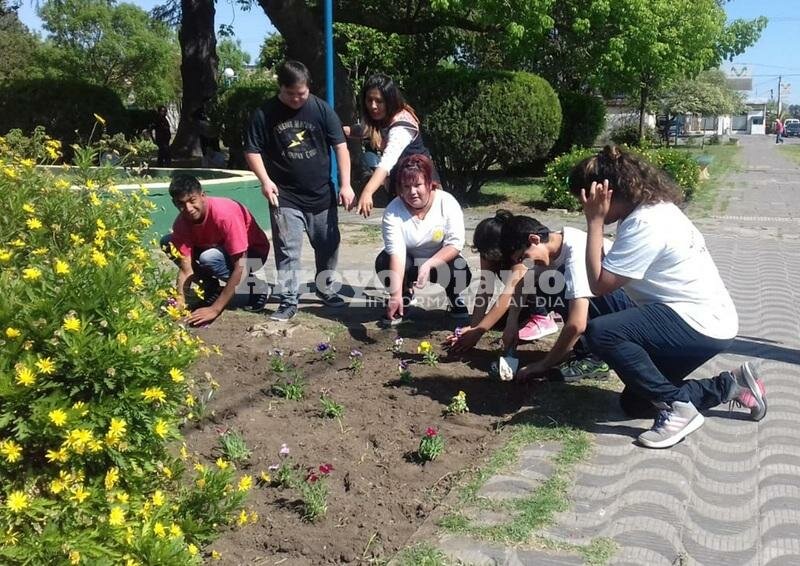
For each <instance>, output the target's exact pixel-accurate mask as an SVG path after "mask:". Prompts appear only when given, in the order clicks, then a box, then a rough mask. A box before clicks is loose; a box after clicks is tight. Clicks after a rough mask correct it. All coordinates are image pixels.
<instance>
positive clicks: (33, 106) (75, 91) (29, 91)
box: [0, 79, 128, 159]
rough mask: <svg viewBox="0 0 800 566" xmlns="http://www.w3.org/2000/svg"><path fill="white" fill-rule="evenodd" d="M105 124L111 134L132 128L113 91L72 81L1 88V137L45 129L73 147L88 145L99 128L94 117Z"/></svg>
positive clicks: (29, 82) (65, 145)
mask: <svg viewBox="0 0 800 566" xmlns="http://www.w3.org/2000/svg"><path fill="white" fill-rule="evenodd" d="M95 114H97V115H98V116H101V117H102V118H103V120H105V124H104V129H105V131H106V132H108V133H110V134H114V133H117V132H124V131H126V129H127V128H128V115H127V113H126V111H125V108H124V107H123V105H122V101H121V100H120V99H119V96H117V94H116V93H115V92H114V91H112V90H111V89H109V88H105V87H102V86H97V85H93V84H89V83H84V82H81V81H76V80H68V79H30V80H23V81H9V82H6V83H2V84H0V135H2V134H4V133H5V132H8V131H9V130H12V129H14V128H19V129H20V130H22V131H23V132H24V133H25V134H30V133H32V132H33V130H34V128H36V126H43V127H44V128H45V130H46V131H47V132H48V133H49V134H50V136H52V137H53V138H54V139H57V140H59V141H61V143H62V145H63V148H64V152H65V153H66V154H67V156H66V157H67V158H68V159H69V157H70V156H71V154H70V152H69V146H71V145H72V144H74V143H85V142H86V141H87V140H88V139H89V136H90V134H91V132H92V130H93V128H94V126H95V123H96V120H95V117H94V115H95Z"/></svg>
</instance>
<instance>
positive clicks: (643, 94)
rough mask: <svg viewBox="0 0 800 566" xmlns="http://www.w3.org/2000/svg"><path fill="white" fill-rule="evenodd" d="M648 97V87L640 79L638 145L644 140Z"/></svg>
mask: <svg viewBox="0 0 800 566" xmlns="http://www.w3.org/2000/svg"><path fill="white" fill-rule="evenodd" d="M649 97H650V89H649V88H648V86H647V83H645V82H644V81H642V86H641V88H640V89H639V145H642V141H643V140H644V112H645V108H646V107H647V99H648V98H649Z"/></svg>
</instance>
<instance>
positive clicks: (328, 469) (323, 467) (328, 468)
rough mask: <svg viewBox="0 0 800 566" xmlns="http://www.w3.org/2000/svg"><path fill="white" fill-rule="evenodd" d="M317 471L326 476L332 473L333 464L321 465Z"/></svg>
mask: <svg viewBox="0 0 800 566" xmlns="http://www.w3.org/2000/svg"><path fill="white" fill-rule="evenodd" d="M319 471H320V472H322V473H323V474H325V475H326V476H327V475H328V474H329V473H331V471H333V464H322V465H321V466H320V467H319Z"/></svg>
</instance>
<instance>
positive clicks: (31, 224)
mask: <svg viewBox="0 0 800 566" xmlns="http://www.w3.org/2000/svg"><path fill="white" fill-rule="evenodd" d="M25 225H26V226H27V227H28V229H29V230H38V229H39V228H41V227H42V221H41V220H39V219H38V218H28V219H27V220H26V221H25Z"/></svg>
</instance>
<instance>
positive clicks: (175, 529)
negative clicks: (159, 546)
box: [169, 523, 183, 538]
mask: <svg viewBox="0 0 800 566" xmlns="http://www.w3.org/2000/svg"><path fill="white" fill-rule="evenodd" d="M169 534H170V536H171V537H172V538H180V537H182V536H183V531H182V530H181V528H180V526H178V525H176V524H175V523H172V524H171V525H170V526H169Z"/></svg>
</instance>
